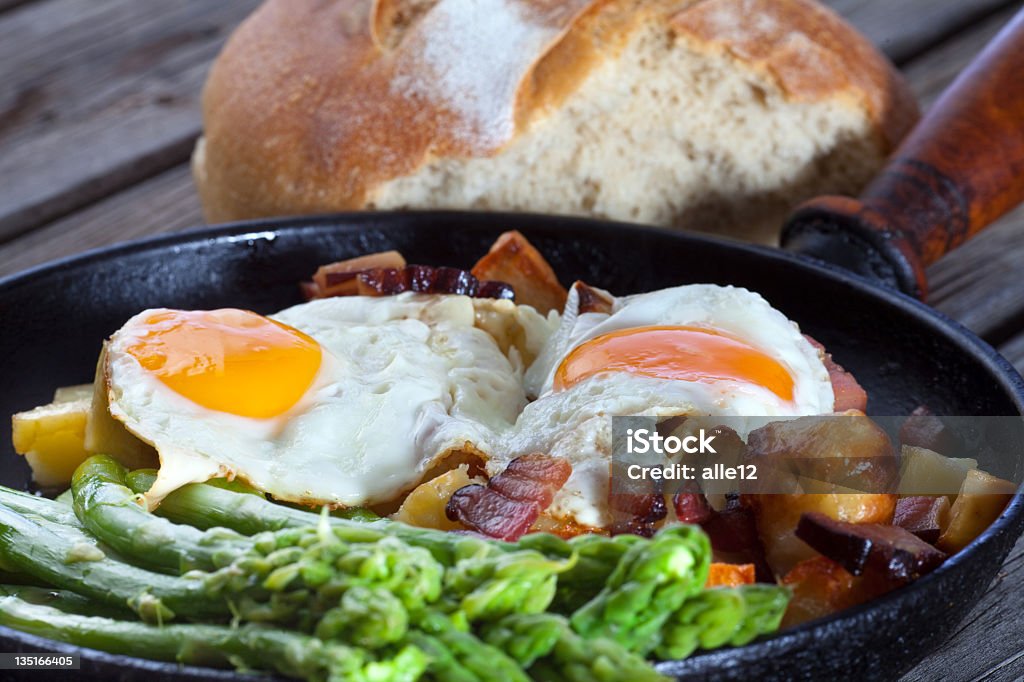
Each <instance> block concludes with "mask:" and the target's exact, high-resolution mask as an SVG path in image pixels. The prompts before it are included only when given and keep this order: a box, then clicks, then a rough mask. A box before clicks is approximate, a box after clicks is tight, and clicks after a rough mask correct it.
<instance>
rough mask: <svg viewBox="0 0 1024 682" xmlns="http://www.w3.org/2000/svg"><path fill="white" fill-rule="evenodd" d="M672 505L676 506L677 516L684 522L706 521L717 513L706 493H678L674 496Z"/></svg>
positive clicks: (698, 522)
mask: <svg viewBox="0 0 1024 682" xmlns="http://www.w3.org/2000/svg"><path fill="white" fill-rule="evenodd" d="M672 506H673V507H675V510H676V518H678V519H679V520H680V521H682V522H683V523H697V524H700V523H704V522H705V521H707V520H708V519H710V518H711V515H712V514H714V513H715V512H714V510H713V509H712V508H711V505H710V504H708V498H707V497H705V496H704V493H676V494H675V495H674V496H673V497H672Z"/></svg>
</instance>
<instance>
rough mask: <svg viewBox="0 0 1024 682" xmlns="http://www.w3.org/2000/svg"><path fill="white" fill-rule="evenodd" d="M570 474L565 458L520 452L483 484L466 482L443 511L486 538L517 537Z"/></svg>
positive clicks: (525, 530) (544, 506) (511, 538)
mask: <svg viewBox="0 0 1024 682" xmlns="http://www.w3.org/2000/svg"><path fill="white" fill-rule="evenodd" d="M571 473H572V466H571V465H570V464H569V462H567V461H566V460H564V459H561V458H558V457H549V456H548V455H544V454H540V453H534V454H530V455H523V456H522V457H517V458H516V459H514V460H512V461H511V462H510V463H509V465H508V466H507V467H506V468H505V471H503V472H501V473H500V474H498V475H497V476H495V477H494V478H492V479H491V480H490V482H489V483H488V484H487V485H486V486H482V485H468V486H465V487H463V488H460V489H459V490H457V491H455V494H454V495H452V497H451V499H450V500H449V501H448V506H447V507H446V509H445V513H446V514H447V515H448V518H449V519H451V520H453V521H461V522H462V523H463V524H465V525H466V526H468V527H469V528H471V529H473V530H475V531H477V532H480V533H483V534H484V535H487V536H489V537H492V538H497V539H500V540H517V539H518V538H519V537H521V536H522V535H524V534H525V533H526V532H527V531H528V530H529V529H530V526H532V525H533V523H534V522H535V521H536V520H537V519H538V517H539V516H540V513H541V512H542V511H544V510H545V509H547V508H548V506H549V505H550V504H551V501H552V500H553V499H554V497H555V493H557V492H558V491H559V490H561V488H562V486H563V485H565V482H566V481H567V480H569V475H570V474H571Z"/></svg>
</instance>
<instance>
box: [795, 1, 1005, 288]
mask: <svg viewBox="0 0 1024 682" xmlns="http://www.w3.org/2000/svg"><path fill="white" fill-rule="evenodd" d="M1021 201H1024V10H1022V11H1021V12H1019V13H1018V14H1017V15H1016V16H1015V17H1014V18H1013V19H1012V20H1011V21H1010V23H1009V24H1008V25H1007V26H1006V27H1005V28H1004V29H1003V30H1002V31H1001V32H1000V33H999V35H998V36H996V38H995V39H994V40H993V41H992V42H991V43H990V44H989V45H988V47H986V48H985V50H984V51H983V52H982V53H981V54H980V55H978V57H977V58H975V60H974V61H973V62H972V63H971V64H970V66H968V67H967V68H966V69H965V70H964V71H963V73H961V74H960V76H959V77H958V78H957V79H956V81H955V82H954V83H953V84H952V85H951V86H949V88H948V89H947V90H946V91H945V92H944V93H943V94H942V97H940V98H939V99H938V100H937V101H936V102H935V103H934V104H933V105H932V107H931V108H930V109H929V111H928V113H927V115H926V116H925V117H924V118H923V119H922V120H921V122H920V123H919V124H918V125H917V127H916V128H914V130H913V131H912V132H911V133H910V135H909V136H908V137H907V138H906V139H905V140H904V141H903V144H901V145H900V147H899V149H897V150H896V152H895V153H894V154H893V156H892V157H891V158H890V160H889V162H888V164H887V165H886V166H885V168H884V169H883V170H882V172H881V174H879V175H878V176H877V177H876V178H875V180H874V181H873V182H872V183H871V184H870V185H869V186H868V187H867V189H866V190H864V193H863V194H862V196H861V198H860V199H859V200H857V199H851V198H848V197H834V196H826V197H818V198H816V199H812V200H810V201H808V202H806V203H804V204H802V205H801V206H799V207H798V208H797V209H796V211H795V212H794V213H793V215H792V216H791V217H790V218H789V220H788V221H787V223H786V225H785V227H784V228H783V232H782V245H783V247H784V248H787V249H790V250H793V251H797V252H800V253H804V254H807V255H810V256H813V257H816V258H820V259H822V260H825V261H829V262H832V263H835V264H837V265H841V266H843V267H845V268H847V269H849V270H853V271H854V272H857V273H859V274H862V275H866V276H868V277H871V278H872V279H875V280H876V281H879V282H882V283H884V284H887V285H889V286H892V287H895V288H898V289H901V290H902V291H904V292H906V293H908V294H910V295H912V296H916V297H918V298H920V299H924V297H925V295H926V293H927V290H928V287H927V279H926V277H925V270H924V269H925V267H927V266H928V265H930V264H932V263H934V262H935V261H937V260H938V259H939V258H940V257H941V256H942V255H943V254H945V253H947V252H949V251H951V250H953V249H955V248H957V247H958V246H960V245H961V244H962V243H964V242H965V241H967V239H969V238H970V237H972V236H974V235H975V234H976V233H978V232H980V231H981V230H982V229H984V228H985V227H987V226H988V225H989V223H991V222H993V221H994V220H996V219H997V218H999V216H1001V215H1003V214H1004V213H1006V212H1007V211H1009V210H1010V209H1012V208H1013V207H1014V206H1016V205H1017V204H1019V203H1020V202H1021Z"/></svg>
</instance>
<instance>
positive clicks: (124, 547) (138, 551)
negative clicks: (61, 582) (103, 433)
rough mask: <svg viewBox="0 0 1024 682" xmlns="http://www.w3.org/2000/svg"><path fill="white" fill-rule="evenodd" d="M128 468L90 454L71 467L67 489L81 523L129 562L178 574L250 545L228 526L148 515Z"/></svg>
mask: <svg viewBox="0 0 1024 682" xmlns="http://www.w3.org/2000/svg"><path fill="white" fill-rule="evenodd" d="M127 473H128V471H127V469H125V468H124V467H123V466H122V465H121V464H120V463H118V462H117V461H116V460H115V459H113V458H112V457H108V456H107V455H94V456H93V457H90V458H89V459H87V460H85V461H84V462H83V463H82V464H81V465H80V466H79V467H78V469H77V470H76V471H75V474H74V476H73V477H72V480H71V490H72V492H73V500H74V501H73V507H74V510H75V514H76V516H77V517H78V520H79V521H80V522H81V523H82V525H84V526H85V527H86V528H87V529H88V530H89V532H90V533H92V534H93V535H94V536H95V537H96V538H98V539H99V540H101V541H103V542H104V543H106V544H107V545H109V546H110V547H112V548H114V550H115V551H117V552H118V553H119V554H121V555H122V556H125V557H131V558H132V559H133V563H135V564H137V565H139V566H142V567H143V568H148V569H151V570H154V571H160V572H162V573H171V574H173V575H180V574H182V573H185V572H186V571H189V570H191V569H195V568H198V569H203V570H210V569H212V568H215V567H216V566H221V565H224V564H226V563H227V562H228V561H229V560H230V558H231V557H233V556H235V555H237V554H238V553H240V552H244V551H246V550H247V549H248V548H249V547H250V546H251V545H252V540H250V539H249V538H247V537H245V536H243V535H240V534H238V533H236V532H234V531H231V530H228V529H226V528H213V529H210V530H207V531H205V532H203V531H199V530H196V529H195V528H193V527H191V526H184V525H176V524H173V523H171V522H170V521H168V520H167V519H163V518H160V517H159V516H155V515H153V514H150V513H149V512H148V511H146V509H144V508H143V506H142V503H141V501H140V500H139V499H138V497H137V496H136V494H135V493H134V492H133V491H132V490H131V489H130V488H128V487H127V486H126V485H125V484H124V483H125V477H126V475H127Z"/></svg>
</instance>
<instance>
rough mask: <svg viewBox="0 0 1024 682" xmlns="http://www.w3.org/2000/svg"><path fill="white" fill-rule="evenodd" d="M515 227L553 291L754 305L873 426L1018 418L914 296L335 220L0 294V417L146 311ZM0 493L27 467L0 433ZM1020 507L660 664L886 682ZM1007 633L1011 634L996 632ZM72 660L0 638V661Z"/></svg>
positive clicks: (259, 294) (408, 220)
mask: <svg viewBox="0 0 1024 682" xmlns="http://www.w3.org/2000/svg"><path fill="white" fill-rule="evenodd" d="M513 227H514V228H518V229H521V230H522V231H523V232H524V233H525V234H526V236H527V237H528V238H529V239H530V240H531V241H533V242H534V243H535V244H536V245H537V246H538V248H540V250H541V251H542V252H544V254H545V255H547V256H548V258H549V259H550V260H551V262H552V264H553V265H554V267H555V270H556V272H558V273H559V274H560V275H561V276H562V277H563V279H564V280H565V281H572V280H574V279H583V280H586V281H588V282H594V283H598V284H601V285H603V286H606V287H608V288H609V289H611V290H612V291H614V292H617V293H628V292H639V291H648V290H652V289H658V288H661V287H666V286H672V285H678V284H683V283H688V282H719V283H723V284H735V285H739V286H745V287H748V288H750V289H753V290H755V291H759V292H761V293H762V294H763V295H764V296H765V297H766V298H767V299H768V300H769V301H770V302H771V303H773V304H774V305H775V306H777V307H779V308H780V309H781V310H782V311H783V312H784V313H785V314H786V315H788V316H789V317H791V318H793V319H794V320H796V321H798V322H799V324H800V326H801V329H803V330H805V331H806V332H808V333H810V334H811V335H813V336H814V337H816V338H818V339H819V340H821V341H822V343H824V344H825V345H826V347H828V348H829V350H831V351H832V352H833V353H834V355H835V357H836V358H837V360H838V361H839V362H840V363H841V364H843V365H845V366H846V367H848V368H849V369H850V370H851V371H852V372H853V373H854V374H855V376H857V378H858V379H859V380H860V381H861V383H862V384H863V385H864V386H865V388H866V389H867V391H868V393H869V395H870V400H871V402H870V407H871V411H872V412H873V413H875V414H882V415H895V414H907V413H908V411H909V410H911V409H913V408H914V407H915V406H916V405H918V404H920V403H921V402H927V403H928V404H929V405H930V406H931V407H932V409H934V410H936V411H937V412H939V413H944V414H957V415H1015V414H1020V413H1021V412H1024V380H1022V379H1021V377H1020V376H1019V375H1017V374H1016V373H1015V372H1014V371H1013V369H1012V368H1011V367H1010V365H1009V364H1007V362H1006V361H1005V360H1003V359H1002V358H1000V357H999V356H998V355H997V354H996V353H995V352H994V351H993V350H992V349H991V348H989V347H988V346H986V345H985V344H984V343H983V342H981V341H979V340H978V339H977V338H975V337H974V336H973V335H971V333H970V332H968V331H967V330H965V329H963V328H962V327H960V326H959V325H957V324H956V323H955V322H953V321H951V320H948V319H946V318H943V317H942V316H940V315H939V314H938V313H935V312H934V311H932V310H930V309H929V308H927V307H925V306H924V305H922V304H920V303H918V302H916V301H914V300H912V299H911V298H909V297H907V296H904V295H902V294H898V293H895V292H891V291H885V290H881V289H878V288H876V287H873V286H872V285H871V284H869V283H867V282H865V281H864V280H862V279H860V278H858V277H856V276H854V275H850V274H846V273H844V272H843V271H840V270H838V269H833V268H828V267H825V266H821V265H815V264H811V263H808V262H807V261H806V260H802V259H799V258H797V257H794V256H792V255H789V254H786V253H784V252H781V251H778V250H771V249H766V248H762V247H755V246H744V245H737V244H730V243H726V242H722V241H718V240H714V239H709V238H705V237H698V236H692V235H684V234H679V233H670V232H666V231H662V230H657V229H652V228H643V227H636V226H629V225H621V224H614V223H605V222H596V221H589V220H583V219H576V218H558V217H551V216H531V215H512V214H504V215H503V214H473V213H407V214H401V213H398V214H395V213H392V214H365V213H363V214H348V215H338V216H326V217H317V218H309V219H296V220H283V221H269V222H260V223H248V224H240V225H232V226H224V227H218V228H214V229H211V230H204V231H201V232H193V233H189V234H184V235H175V236H171V237H163V238H159V239H154V240H149V241H146V242H142V243H137V244H131V245H127V246H122V247H118V248H115V249H109V250H106V251H101V252H96V253H93V254H90V255H86V256H82V257H78V258H74V259H71V260H68V261H64V262H61V263H57V264H54V265H50V266H45V267H43V268H40V269H37V270H34V271H31V272H28V273H26V274H24V275H21V276H18V277H15V278H12V279H9V280H6V281H4V282H0V325H2V328H3V329H4V334H3V337H2V340H0V374H2V376H4V384H5V386H7V387H8V390H6V391H3V392H2V393H0V414H3V415H6V414H11V413H12V412H15V411H17V410H20V409H25V408H28V407H31V406H33V405H36V404H40V403H43V402H46V401H47V400H48V399H49V398H50V397H51V395H52V392H53V389H54V388H55V387H57V386H60V385H65V384H72V383H79V382H85V381H89V380H90V378H91V377H92V372H93V369H94V363H95V362H96V355H97V352H98V350H99V344H100V342H101V341H102V339H103V338H104V337H106V336H108V335H109V334H110V333H111V332H113V331H114V330H116V329H117V328H118V327H119V326H120V325H121V324H122V323H123V322H124V320H126V319H127V318H128V317H129V316H131V315H133V314H134V313H136V312H138V311H139V310H141V309H143V308H146V307H154V306H176V307H184V308H214V307H221V306H239V307H245V308H252V309H254V310H257V311H259V312H272V311H274V310H278V309H280V308H283V307H286V306H288V305H292V304H294V303H298V302H299V301H300V297H299V292H298V287H297V285H296V283H297V282H298V281H299V280H300V279H302V278H305V277H308V276H309V275H310V273H311V272H312V270H313V269H314V268H315V267H316V265H317V264H319V263H323V262H327V261H330V260H332V259H337V258H347V257H351V256H356V255H359V254H363V253H368V252H372V251H380V250H383V249H388V248H396V249H399V250H400V251H401V252H402V253H404V254H406V256H407V257H408V258H409V259H410V260H411V261H413V262H423V263H427V264H438V265H439V264H448V265H456V266H463V267H468V266H470V265H472V263H473V261H474V260H475V259H476V258H477V257H478V256H479V255H480V254H482V253H484V252H485V251H486V249H487V247H488V246H489V244H490V243H491V242H492V241H493V240H494V238H495V237H496V236H497V235H498V234H499V233H500V232H501V231H503V230H505V229H509V228H513ZM2 424H3V431H2V432H0V448H2V452H0V461H2V462H3V470H2V471H3V475H2V479H0V482H2V483H4V484H7V485H13V486H18V487H22V486H25V485H26V484H27V480H28V471H27V467H25V465H24V464H23V462H22V461H21V458H19V457H17V456H15V455H14V454H13V453H12V452H11V449H10V433H9V422H8V421H7V420H6V419H4V420H3V421H2ZM1022 502H1024V501H1022V499H1021V498H1020V497H1016V498H1015V499H1014V501H1013V502H1012V504H1011V506H1010V507H1009V509H1008V510H1007V512H1006V513H1005V514H1004V515H1003V517H1002V518H1001V519H1000V520H999V521H997V522H996V523H995V524H994V525H993V526H992V527H991V528H990V529H989V530H988V531H987V532H986V533H985V534H984V535H983V536H982V538H980V539H979V540H978V541H976V542H975V543H974V544H973V545H972V546H971V547H969V548H968V549H966V550H965V551H964V552H962V553H961V554H959V555H957V556H956V557H954V558H953V559H952V560H950V561H949V562H948V563H946V564H945V565H944V566H943V567H942V568H940V569H939V570H937V571H936V572H935V573H933V574H931V575H929V576H926V577H925V578H923V579H922V580H920V581H918V582H916V583H914V584H913V585H911V586H910V587H908V588H905V589H903V590H900V591H898V592H896V593H893V594H891V595H889V596H887V597H884V598H882V599H878V600H876V601H873V602H871V603H870V604H867V605H865V606H863V607H861V608H858V609H854V610H850V611H846V612H843V613H842V614H840V615H839V616H838V617H836V618H832V619H829V620H827V621H824V622H822V623H820V624H817V625H809V626H804V627H801V628H798V629H795V630H792V631H788V632H785V633H783V634H781V635H779V636H777V637H774V638H772V639H768V640H765V641H763V642H759V643H755V644H752V645H750V646H747V647H745V648H742V649H738V650H730V651H720V652H715V653H711V654H707V655H701V656H696V657H694V658H691V659H689V660H687V661H683V662H681V663H678V664H671V665H667V666H666V671H668V672H671V673H673V674H677V675H680V676H684V677H691V676H692V677H700V676H702V675H705V674H713V675H715V676H716V677H729V676H730V675H732V674H734V675H735V676H737V677H743V678H748V679H749V678H755V679H756V678H759V677H773V676H774V677H785V678H793V677H798V676H801V675H805V676H816V677H820V676H826V675H827V676H829V677H838V676H850V677H856V678H859V679H864V678H865V677H866V676H870V677H873V678H875V677H884V676H889V675H895V674H896V673H899V672H900V671H902V670H905V669H906V668H908V667H909V666H911V665H912V664H913V663H914V662H915V661H917V660H918V659H920V658H921V657H922V656H923V655H924V654H925V653H926V652H928V651H929V650H931V649H933V648H934V647H936V646H937V645H938V644H939V643H940V642H941V641H942V640H943V639H944V638H945V637H946V636H948V635H949V633H950V632H951V631H952V629H953V627H954V626H955V625H956V623H957V620H958V619H959V618H958V616H959V615H961V614H964V613H966V612H967V610H968V609H969V607H970V605H971V604H973V603H974V602H975V601H976V600H977V599H978V598H979V597H980V595H981V594H982V592H983V591H984V590H985V588H986V587H987V586H988V584H989V582H990V581H991V579H992V577H993V576H994V574H995V572H996V570H997V569H998V568H999V566H1000V565H1001V563H1002V560H1003V558H1004V557H1005V555H1006V553H1007V552H1008V551H1009V549H1010V547H1011V546H1012V545H1013V542H1014V540H1015V539H1016V537H1017V535H1018V534H1019V532H1020V530H1021V528H1022V526H1024V503H1022ZM1007 625H1008V626H1010V624H1007ZM51 649H56V650H65V649H66V650H76V649H74V647H64V646H60V645H54V644H53V643H50V642H46V641H44V640H39V639H37V638H34V637H29V636H26V635H23V634H21V633H18V632H15V631H11V630H6V629H3V628H0V650H2V651H17V650H24V651H45V650H51ZM81 653H82V654H83V666H85V667H86V668H87V669H88V670H89V671H90V672H91V673H92V674H94V675H95V676H96V678H97V679H113V678H115V677H116V676H118V675H121V676H126V677H127V676H130V675H131V673H135V674H136V675H138V676H139V677H140V678H141V677H142V675H143V672H142V671H143V670H149V671H159V672H160V673H161V674H162V675H166V676H167V679H207V678H208V677H209V675H210V674H211V673H208V672H207V671H197V670H188V669H186V670H179V669H178V668H177V667H176V666H174V665H168V664H157V663H143V662H140V661H139V660H137V659H132V658H127V657H122V656H109V655H106V654H99V653H96V652H86V651H82V652H81Z"/></svg>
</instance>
